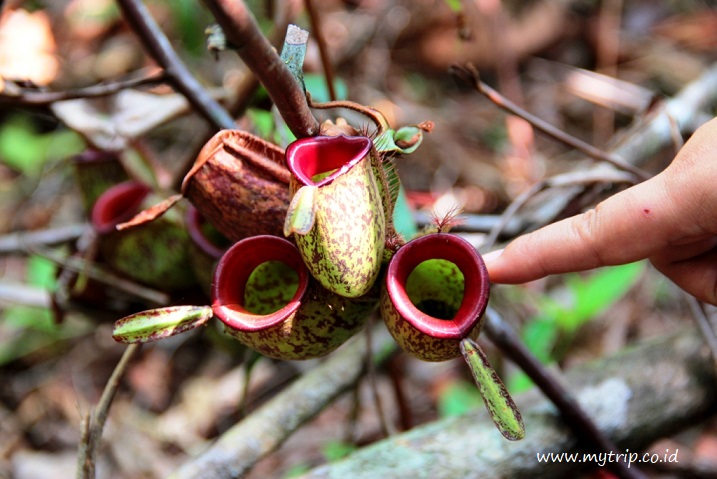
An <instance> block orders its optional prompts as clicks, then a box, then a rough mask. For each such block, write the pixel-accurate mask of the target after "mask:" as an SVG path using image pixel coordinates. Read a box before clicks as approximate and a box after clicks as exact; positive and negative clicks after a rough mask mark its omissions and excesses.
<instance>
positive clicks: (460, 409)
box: [437, 381, 483, 417]
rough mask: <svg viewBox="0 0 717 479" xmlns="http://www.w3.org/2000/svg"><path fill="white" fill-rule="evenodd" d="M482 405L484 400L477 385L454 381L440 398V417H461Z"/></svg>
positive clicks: (438, 405)
mask: <svg viewBox="0 0 717 479" xmlns="http://www.w3.org/2000/svg"><path fill="white" fill-rule="evenodd" d="M482 403H483V398H482V397H481V395H480V392H478V390H477V389H476V387H475V385H473V384H471V383H469V382H466V381H454V382H452V383H450V384H449V385H448V386H447V387H446V388H445V389H444V390H443V391H441V394H440V395H439V396H438V404H437V407H438V415H439V416H440V417H453V416H460V415H462V414H465V413H467V412H468V411H472V410H473V409H475V408H477V407H478V406H480V405H481V404H482Z"/></svg>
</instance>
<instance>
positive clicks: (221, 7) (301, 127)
mask: <svg viewBox="0 0 717 479" xmlns="http://www.w3.org/2000/svg"><path fill="white" fill-rule="evenodd" d="M204 3H205V5H206V6H207V8H209V10H210V11H211V12H212V14H213V15H214V18H215V19H216V21H217V23H219V25H220V26H221V27H222V30H223V31H224V35H226V37H227V40H229V41H230V42H231V43H232V45H234V46H235V47H236V48H237V53H238V54H239V56H240V57H241V59H242V60H243V61H244V63H245V64H246V66H247V67H248V68H249V69H250V70H251V71H252V72H253V73H254V75H256V77H257V78H258V79H259V81H260V82H261V84H262V85H264V87H265V88H266V90H267V92H268V93H269V96H270V97H271V99H272V101H273V102H274V105H275V106H276V108H277V110H279V113H280V114H281V116H282V118H283V119H284V121H285V122H286V124H287V126H288V127H289V129H290V130H291V131H292V133H294V135H295V136H296V137H297V138H305V137H308V136H314V135H316V134H317V133H318V131H319V123H318V122H317V121H316V118H314V116H313V115H312V113H311V110H309V106H308V105H307V103H306V95H305V94H304V91H303V89H302V88H301V86H300V85H299V84H298V83H297V81H296V80H295V79H294V77H293V76H292V74H291V72H290V71H289V68H288V67H287V66H286V65H285V64H284V63H283V62H282V61H281V59H280V58H279V55H278V54H277V53H276V50H274V48H273V47H272V45H271V44H270V43H269V41H268V40H267V39H266V37H265V36H264V35H263V34H262V33H261V31H260V30H259V27H258V26H257V24H256V20H255V19H254V16H253V15H252V14H251V12H250V11H249V10H248V9H247V7H246V5H245V4H244V2H243V1H241V0H204Z"/></svg>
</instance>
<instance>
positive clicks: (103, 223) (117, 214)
mask: <svg viewBox="0 0 717 479" xmlns="http://www.w3.org/2000/svg"><path fill="white" fill-rule="evenodd" d="M150 191H151V190H150V188H149V186H147V185H144V184H142V183H139V182H137V181H126V182H124V183H120V184H118V185H115V186H113V187H111V188H109V189H108V190H107V191H105V192H104V193H102V195H100V197H99V198H98V199H97V202H95V205H94V206H93V207H92V213H91V222H92V226H93V227H94V228H95V230H96V231H97V232H98V233H99V234H107V233H111V232H113V231H115V229H116V227H117V225H118V224H120V223H124V222H125V221H128V220H130V219H132V217H133V216H134V215H135V214H137V213H138V212H139V210H140V206H141V205H142V202H143V201H144V199H145V198H146V197H147V195H149V193H150Z"/></svg>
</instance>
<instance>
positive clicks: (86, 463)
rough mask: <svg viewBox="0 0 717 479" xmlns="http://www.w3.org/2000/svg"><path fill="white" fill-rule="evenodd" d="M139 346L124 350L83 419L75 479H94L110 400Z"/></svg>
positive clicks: (133, 345)
mask: <svg viewBox="0 0 717 479" xmlns="http://www.w3.org/2000/svg"><path fill="white" fill-rule="evenodd" d="M140 347H141V345H140V344H131V345H129V346H128V347H127V349H125V351H124V353H123V354H122V358H120V360H119V363H117V366H116V367H115V369H114V371H112V375H111V376H110V378H109V380H108V381H107V384H106V385H105V389H104V391H102V396H101V397H100V400H99V402H98V403H97V406H96V407H95V409H94V411H92V412H91V413H90V414H88V416H87V417H86V418H85V419H84V425H83V433H82V440H81V441H80V446H79V450H78V454H77V478H78V479H94V477H95V464H96V462H97V450H98V449H99V444H100V439H101V438H102V430H103V429H104V427H105V422H107V416H108V414H109V410H110V406H112V400H113V399H114V397H115V394H116V393H117V389H118V388H119V384H120V380H121V379H122V376H124V374H125V372H126V371H127V368H128V367H129V363H130V361H131V360H132V358H133V357H134V356H135V354H136V353H137V352H138V351H139V349H140Z"/></svg>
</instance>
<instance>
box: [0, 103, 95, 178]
mask: <svg viewBox="0 0 717 479" xmlns="http://www.w3.org/2000/svg"><path fill="white" fill-rule="evenodd" d="M84 147H85V143H84V141H83V140H82V138H81V137H80V136H79V135H78V134H77V133H75V132H73V131H70V130H67V129H63V128H60V129H58V130H56V131H53V132H51V133H45V134H40V133H37V131H36V129H35V126H34V125H33V124H32V123H31V122H30V120H29V118H27V117H24V116H16V117H12V118H10V119H9V120H8V121H7V122H5V124H4V125H3V126H2V128H0V161H1V162H2V163H4V164H5V165H7V166H8V167H10V168H12V169H13V170H15V171H18V172H20V173H22V174H24V175H27V176H37V175H39V174H40V173H41V172H42V168H43V166H44V165H45V162H47V161H50V160H59V159H62V158H65V157H69V156H72V155H74V154H76V153H79V152H80V151H82V149H83V148H84Z"/></svg>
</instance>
